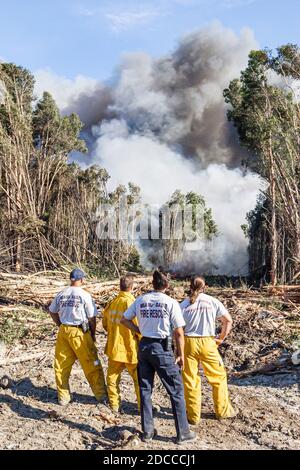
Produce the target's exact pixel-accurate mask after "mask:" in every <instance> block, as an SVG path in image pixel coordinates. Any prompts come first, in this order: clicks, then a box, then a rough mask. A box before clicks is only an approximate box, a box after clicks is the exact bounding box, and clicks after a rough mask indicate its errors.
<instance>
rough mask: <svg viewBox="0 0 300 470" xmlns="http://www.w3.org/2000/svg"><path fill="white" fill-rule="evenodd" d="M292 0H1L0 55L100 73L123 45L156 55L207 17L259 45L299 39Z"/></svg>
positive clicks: (299, 6)
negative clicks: (248, 32)
mask: <svg viewBox="0 0 300 470" xmlns="http://www.w3.org/2000/svg"><path fill="white" fill-rule="evenodd" d="M299 17H300V1H299V0H152V1H150V0H141V1H137V0H127V1H125V0H110V1H108V0H0V25H1V26H0V57H1V58H2V59H4V60H7V61H13V62H16V63H17V64H20V65H24V66H26V67H28V68H29V69H31V70H32V71H36V70H38V69H45V68H49V69H51V70H52V71H54V72H55V73H57V74H59V75H63V76H65V77H68V78H73V77H75V76H76V75H78V74H83V75H88V76H91V77H94V78H97V79H106V78H109V76H110V75H111V74H112V73H113V71H114V68H115V67H116V66H117V65H118V63H119V61H120V57H121V56H122V54H124V53H126V52H135V51H144V52H148V53H150V54H151V55H153V56H160V55H162V54H165V53H167V52H170V51H171V50H172V49H174V48H175V47H176V44H177V41H178V39H179V38H180V37H181V36H183V35H184V34H186V33H188V32H190V31H194V30H195V29H198V28H200V27H201V26H203V25H206V24H208V23H210V22H212V21H214V20H219V21H220V22H222V23H223V24H224V25H225V26H226V27H230V28H232V29H233V30H234V31H236V32H239V31H240V30H241V29H242V28H243V27H250V28H251V29H253V31H254V33H255V37H256V39H257V40H258V42H259V43H260V45H261V46H262V47H266V46H268V47H272V48H275V47H276V46H278V45H280V44H283V43H286V42H293V43H300V28H299Z"/></svg>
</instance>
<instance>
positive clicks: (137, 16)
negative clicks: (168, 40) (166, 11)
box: [105, 8, 162, 33]
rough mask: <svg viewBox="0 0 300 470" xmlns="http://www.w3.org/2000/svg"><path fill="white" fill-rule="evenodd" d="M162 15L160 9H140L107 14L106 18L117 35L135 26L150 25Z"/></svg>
mask: <svg viewBox="0 0 300 470" xmlns="http://www.w3.org/2000/svg"><path fill="white" fill-rule="evenodd" d="M161 14H162V12H161V10H160V9H159V8H158V9H155V8H148V9H144V8H143V9H142V8H139V9H137V10H132V11H126V10H124V11H119V12H115V13H106V15H105V17H106V20H107V21H108V23H109V25H110V27H111V29H112V30H113V31H114V32H115V33H120V32H123V31H127V30H129V29H131V28H132V27H135V26H141V25H145V24H149V23H151V22H152V20H153V19H155V18H157V17H158V16H160V15H161Z"/></svg>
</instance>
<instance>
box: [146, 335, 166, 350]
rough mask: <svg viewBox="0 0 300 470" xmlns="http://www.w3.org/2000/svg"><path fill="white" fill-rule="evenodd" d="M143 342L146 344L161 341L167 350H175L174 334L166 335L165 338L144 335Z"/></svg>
mask: <svg viewBox="0 0 300 470" xmlns="http://www.w3.org/2000/svg"><path fill="white" fill-rule="evenodd" d="M142 342H143V343H146V344H153V343H159V344H161V345H162V347H163V349H164V350H165V351H172V350H173V343H172V336H166V337H165V338H147V337H146V336H143V338H142Z"/></svg>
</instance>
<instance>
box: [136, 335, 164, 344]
mask: <svg viewBox="0 0 300 470" xmlns="http://www.w3.org/2000/svg"><path fill="white" fill-rule="evenodd" d="M142 339H143V341H146V343H162V342H163V341H166V339H168V336H166V337H165V338H147V336H143V338H142Z"/></svg>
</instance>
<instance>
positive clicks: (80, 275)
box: [70, 268, 86, 281]
mask: <svg viewBox="0 0 300 470" xmlns="http://www.w3.org/2000/svg"><path fill="white" fill-rule="evenodd" d="M85 277H86V274H85V272H84V271H82V269H79V268H76V269H73V271H72V272H71V274H70V279H71V281H81V279H84V278H85Z"/></svg>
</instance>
